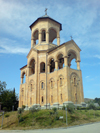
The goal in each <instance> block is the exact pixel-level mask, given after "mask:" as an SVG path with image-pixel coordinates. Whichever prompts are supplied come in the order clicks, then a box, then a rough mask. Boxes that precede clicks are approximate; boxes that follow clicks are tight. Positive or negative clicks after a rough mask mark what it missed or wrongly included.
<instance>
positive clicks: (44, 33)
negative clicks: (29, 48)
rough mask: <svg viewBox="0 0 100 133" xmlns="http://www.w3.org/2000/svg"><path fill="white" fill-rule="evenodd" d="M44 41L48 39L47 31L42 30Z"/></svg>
mask: <svg viewBox="0 0 100 133" xmlns="http://www.w3.org/2000/svg"><path fill="white" fill-rule="evenodd" d="M42 41H46V32H45V30H43V31H42Z"/></svg>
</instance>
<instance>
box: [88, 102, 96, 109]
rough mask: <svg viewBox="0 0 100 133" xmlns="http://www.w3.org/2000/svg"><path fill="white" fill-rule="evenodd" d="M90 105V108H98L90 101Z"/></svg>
mask: <svg viewBox="0 0 100 133" xmlns="http://www.w3.org/2000/svg"><path fill="white" fill-rule="evenodd" d="M88 107H89V109H93V110H96V106H95V105H94V104H93V103H90V104H89V106H88Z"/></svg>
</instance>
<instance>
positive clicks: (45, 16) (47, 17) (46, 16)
mask: <svg viewBox="0 0 100 133" xmlns="http://www.w3.org/2000/svg"><path fill="white" fill-rule="evenodd" d="M42 19H50V20H52V21H54V22H56V23H58V24H59V25H60V30H62V24H61V23H59V22H58V21H56V20H54V19H52V18H51V17H49V16H48V15H46V14H45V15H44V16H42V17H39V18H37V20H36V21H34V22H33V23H32V24H31V25H30V26H29V27H30V29H31V28H32V26H33V25H34V24H35V23H37V22H38V21H39V20H42Z"/></svg>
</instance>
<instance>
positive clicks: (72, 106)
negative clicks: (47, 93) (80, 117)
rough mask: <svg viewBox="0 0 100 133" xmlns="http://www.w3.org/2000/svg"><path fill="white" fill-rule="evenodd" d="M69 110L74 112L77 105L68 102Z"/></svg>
mask: <svg viewBox="0 0 100 133" xmlns="http://www.w3.org/2000/svg"><path fill="white" fill-rule="evenodd" d="M67 110H68V112H69V113H74V110H75V106H74V105H73V104H68V105H67Z"/></svg>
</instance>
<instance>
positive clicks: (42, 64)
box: [40, 62, 45, 73]
mask: <svg viewBox="0 0 100 133" xmlns="http://www.w3.org/2000/svg"><path fill="white" fill-rule="evenodd" d="M40 73H45V63H44V62H41V63H40Z"/></svg>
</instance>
